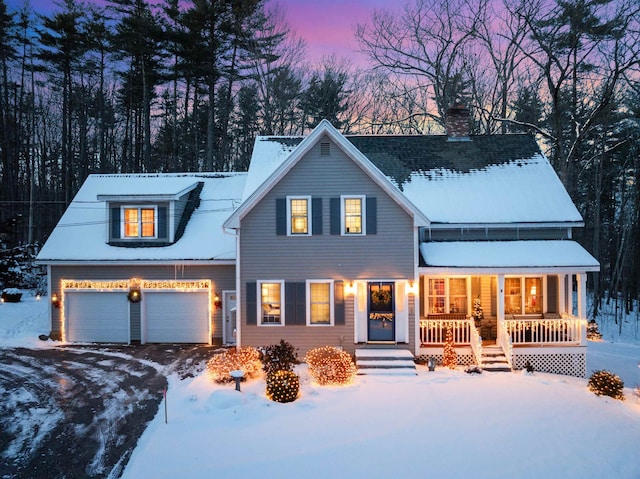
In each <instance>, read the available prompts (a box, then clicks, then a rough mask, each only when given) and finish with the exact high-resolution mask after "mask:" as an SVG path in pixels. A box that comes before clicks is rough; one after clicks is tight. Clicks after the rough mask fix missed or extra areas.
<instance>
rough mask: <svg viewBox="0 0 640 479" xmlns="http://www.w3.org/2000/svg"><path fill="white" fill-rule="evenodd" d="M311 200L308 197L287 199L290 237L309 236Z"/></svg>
mask: <svg viewBox="0 0 640 479" xmlns="http://www.w3.org/2000/svg"><path fill="white" fill-rule="evenodd" d="M310 206H311V198H310V197H308V196H290V197H288V198H287V209H288V215H287V216H288V223H289V228H288V230H289V234H290V235H309V234H310V233H311V231H310V229H309V217H310V216H311V215H310Z"/></svg>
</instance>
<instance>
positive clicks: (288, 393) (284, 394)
mask: <svg viewBox="0 0 640 479" xmlns="http://www.w3.org/2000/svg"><path fill="white" fill-rule="evenodd" d="M299 391H300V378H299V377H298V376H297V375H296V374H295V373H294V372H293V371H274V372H272V373H269V374H268V375H267V397H268V398H269V399H271V400H272V401H275V402H282V403H285V402H292V401H295V400H296V398H297V397H298V392H299Z"/></svg>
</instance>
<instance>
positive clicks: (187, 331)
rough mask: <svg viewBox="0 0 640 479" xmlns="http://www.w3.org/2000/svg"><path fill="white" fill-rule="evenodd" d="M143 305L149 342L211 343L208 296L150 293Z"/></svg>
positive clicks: (146, 339) (194, 293)
mask: <svg viewBox="0 0 640 479" xmlns="http://www.w3.org/2000/svg"><path fill="white" fill-rule="evenodd" d="M143 303H144V315H145V329H146V334H145V341H146V342H148V343H208V342H209V294H208V292H206V291H205V292H158V293H156V292H149V293H145V294H144V299H143Z"/></svg>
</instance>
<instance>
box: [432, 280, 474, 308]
mask: <svg viewBox="0 0 640 479" xmlns="http://www.w3.org/2000/svg"><path fill="white" fill-rule="evenodd" d="M428 294H429V302H428V306H427V314H447V313H457V314H467V279H466V278H431V279H429V280H428Z"/></svg>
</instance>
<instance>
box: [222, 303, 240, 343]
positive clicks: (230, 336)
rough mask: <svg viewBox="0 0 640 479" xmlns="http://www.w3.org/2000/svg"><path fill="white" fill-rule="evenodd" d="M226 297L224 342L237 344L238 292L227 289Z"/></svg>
mask: <svg viewBox="0 0 640 479" xmlns="http://www.w3.org/2000/svg"><path fill="white" fill-rule="evenodd" d="M223 297H224V301H223V303H224V342H225V344H236V333H237V331H236V292H235V291H225V292H224V293H223Z"/></svg>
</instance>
